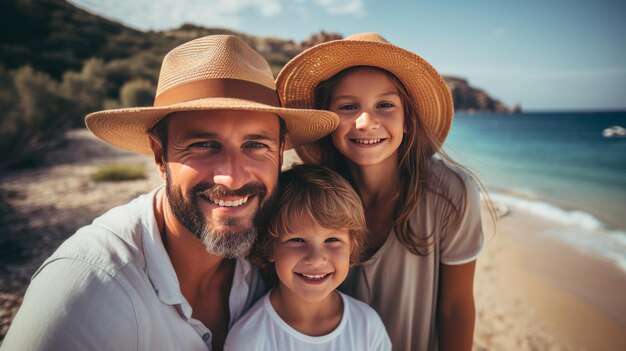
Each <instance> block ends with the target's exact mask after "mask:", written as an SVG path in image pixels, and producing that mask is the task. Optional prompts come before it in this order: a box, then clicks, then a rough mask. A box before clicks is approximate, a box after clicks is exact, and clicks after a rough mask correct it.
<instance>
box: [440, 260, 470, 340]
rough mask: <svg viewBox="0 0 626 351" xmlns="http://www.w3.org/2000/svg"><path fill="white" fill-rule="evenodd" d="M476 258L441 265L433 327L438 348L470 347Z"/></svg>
mask: <svg viewBox="0 0 626 351" xmlns="http://www.w3.org/2000/svg"><path fill="white" fill-rule="evenodd" d="M475 268H476V261H475V260H474V261H471V262H468V263H465V264H460V265H446V264H442V265H441V271H440V277H439V279H440V281H439V302H438V306H437V329H438V335H439V351H448V350H454V351H463V350H468V351H469V350H471V349H472V343H473V338H474V322H475V317H476V309H475V307H474V270H475Z"/></svg>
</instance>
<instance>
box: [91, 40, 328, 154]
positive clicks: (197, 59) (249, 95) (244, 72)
mask: <svg viewBox="0 0 626 351" xmlns="http://www.w3.org/2000/svg"><path fill="white" fill-rule="evenodd" d="M198 110H246V111H261V112H272V113H276V114H277V115H278V116H280V117H281V118H282V119H283V120H284V121H285V123H286V125H287V147H293V146H297V145H300V144H304V143H308V142H311V141H314V140H316V139H319V138H321V137H323V136H324V135H326V134H328V133H330V132H332V131H333V130H334V129H335V128H336V127H337V125H338V123H339V119H338V117H337V115H336V114H334V113H332V112H329V111H318V110H302V109H288V108H282V107H280V100H279V99H278V94H277V92H276V85H275V84H274V78H273V76H272V71H271V69H270V67H269V65H268V64H267V62H266V61H265V59H264V58H263V56H261V55H260V54H259V53H257V52H256V51H254V50H253V49H252V48H251V47H250V46H248V44H246V43H245V42H244V41H243V40H241V39H240V38H238V37H235V36H232V35H212V36H206V37H203V38H199V39H195V40H192V41H190V42H187V43H184V44H182V45H180V46H178V47H176V48H174V49H173V50H172V51H170V52H169V53H168V54H167V55H165V58H164V59H163V65H162V66H161V73H160V74H159V83H158V86H157V91H156V97H155V100H154V106H153V107H134V108H123V109H116V110H107V111H100V112H94V113H91V114H89V115H87V117H86V118H85V123H86V124H87V128H89V130H90V131H91V132H93V133H94V134H95V135H96V136H98V137H99V138H100V139H102V140H104V141H106V142H108V143H110V144H113V145H115V146H117V147H120V148H122V149H126V150H130V151H134V152H140V153H146V154H151V153H152V150H151V149H150V143H149V139H148V136H147V130H148V129H149V128H151V127H152V126H153V125H154V124H155V123H157V122H158V121H159V120H160V119H161V118H163V117H165V116H166V115H168V114H170V113H172V112H181V111H198Z"/></svg>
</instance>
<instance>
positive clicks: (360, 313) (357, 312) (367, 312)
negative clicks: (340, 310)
mask: <svg viewBox="0 0 626 351" xmlns="http://www.w3.org/2000/svg"><path fill="white" fill-rule="evenodd" d="M337 292H338V293H339V294H340V295H341V297H342V298H343V303H344V304H345V307H344V313H345V314H348V315H349V319H350V322H351V323H352V322H356V321H361V322H367V323H371V322H372V321H373V322H374V323H378V322H380V324H381V325H382V320H381V319H380V316H379V315H378V313H377V312H376V311H375V310H374V309H373V308H372V307H370V306H369V305H368V304H366V303H365V302H362V301H359V300H357V299H355V298H353V297H351V296H348V295H346V294H344V293H342V292H340V291H337ZM344 318H345V316H344Z"/></svg>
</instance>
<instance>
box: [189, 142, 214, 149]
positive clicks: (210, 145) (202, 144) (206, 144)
mask: <svg viewBox="0 0 626 351" xmlns="http://www.w3.org/2000/svg"><path fill="white" fill-rule="evenodd" d="M189 147H192V148H204V149H207V148H209V149H219V147H220V144H219V143H216V142H214V141H199V142H197V143H193V144H191V145H189Z"/></svg>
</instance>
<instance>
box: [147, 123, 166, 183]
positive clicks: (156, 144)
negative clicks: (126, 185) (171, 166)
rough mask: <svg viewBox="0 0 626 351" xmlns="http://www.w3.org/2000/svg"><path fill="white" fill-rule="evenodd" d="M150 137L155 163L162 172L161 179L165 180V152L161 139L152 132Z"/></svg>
mask: <svg viewBox="0 0 626 351" xmlns="http://www.w3.org/2000/svg"><path fill="white" fill-rule="evenodd" d="M148 138H149V139H150V148H151V149H152V153H153V154H154V163H155V164H156V166H157V169H158V170H159V173H161V179H163V180H165V158H164V157H163V156H164V155H165V154H164V150H163V146H162V145H161V141H160V140H158V139H157V138H156V137H155V136H154V135H150V134H148Z"/></svg>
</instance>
